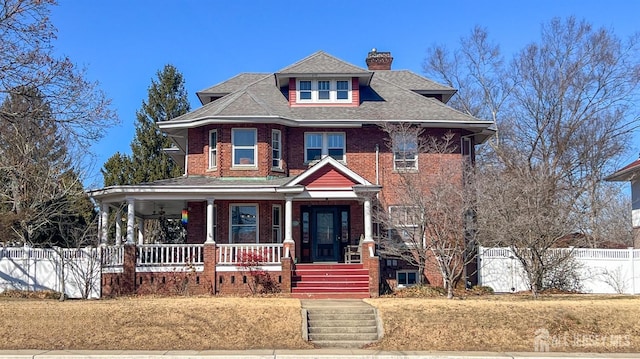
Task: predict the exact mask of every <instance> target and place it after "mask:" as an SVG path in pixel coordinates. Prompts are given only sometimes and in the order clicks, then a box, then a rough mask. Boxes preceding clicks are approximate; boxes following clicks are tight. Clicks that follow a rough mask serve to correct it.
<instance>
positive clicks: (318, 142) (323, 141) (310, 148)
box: [304, 132, 345, 162]
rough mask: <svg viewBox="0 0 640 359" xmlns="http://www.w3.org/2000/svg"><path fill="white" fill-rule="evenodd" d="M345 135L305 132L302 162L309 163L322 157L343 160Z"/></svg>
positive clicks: (339, 133) (340, 133)
mask: <svg viewBox="0 0 640 359" xmlns="http://www.w3.org/2000/svg"><path fill="white" fill-rule="evenodd" d="M344 154H345V134H344V133H343V132H307V133H305V135H304V160H305V162H311V161H315V160H319V159H321V158H323V157H324V156H331V157H333V158H334V159H336V160H338V161H344V159H345V156H344Z"/></svg>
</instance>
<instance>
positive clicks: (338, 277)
mask: <svg viewBox="0 0 640 359" xmlns="http://www.w3.org/2000/svg"><path fill="white" fill-rule="evenodd" d="M291 297H292V298H300V299H305V298H307V299H328V298H330V299H362V298H369V297H370V295H369V271H368V270H367V269H365V268H364V266H363V265H362V264H345V263H311V264H296V265H295V269H294V271H293V276H292V278H291Z"/></svg>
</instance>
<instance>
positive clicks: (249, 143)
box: [231, 128, 258, 167]
mask: <svg viewBox="0 0 640 359" xmlns="http://www.w3.org/2000/svg"><path fill="white" fill-rule="evenodd" d="M257 140H258V131H257V130H256V129H255V128H234V129H232V130H231V142H232V156H233V166H234V167H255V166H256V164H257V158H258V143H257Z"/></svg>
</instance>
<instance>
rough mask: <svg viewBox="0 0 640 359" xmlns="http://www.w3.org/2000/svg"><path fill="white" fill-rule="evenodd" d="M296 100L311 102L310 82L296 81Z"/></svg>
mask: <svg viewBox="0 0 640 359" xmlns="http://www.w3.org/2000/svg"><path fill="white" fill-rule="evenodd" d="M298 100H303V101H304V100H308V101H311V100H312V96H311V81H309V80H304V81H302V80H301V81H298Z"/></svg>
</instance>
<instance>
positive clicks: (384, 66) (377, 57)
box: [367, 48, 393, 71]
mask: <svg viewBox="0 0 640 359" xmlns="http://www.w3.org/2000/svg"><path fill="white" fill-rule="evenodd" d="M392 62H393V57H391V53H390V52H378V50H376V49H375V48H373V49H371V51H369V54H368V55H367V67H368V68H369V70H370V71H376V70H391V63H392Z"/></svg>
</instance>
